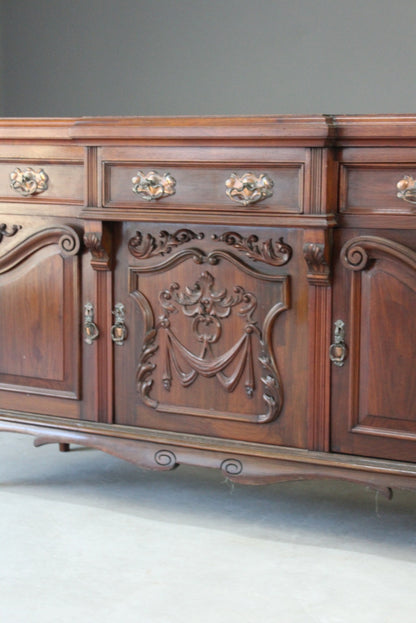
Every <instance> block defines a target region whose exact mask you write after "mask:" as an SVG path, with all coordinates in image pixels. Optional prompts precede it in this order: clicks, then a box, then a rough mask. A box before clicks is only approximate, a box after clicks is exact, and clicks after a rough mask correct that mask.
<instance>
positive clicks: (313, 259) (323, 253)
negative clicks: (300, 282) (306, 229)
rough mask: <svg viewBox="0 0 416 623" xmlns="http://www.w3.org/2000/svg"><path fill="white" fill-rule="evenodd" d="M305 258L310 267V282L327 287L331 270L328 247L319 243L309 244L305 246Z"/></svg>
mask: <svg viewBox="0 0 416 623" xmlns="http://www.w3.org/2000/svg"><path fill="white" fill-rule="evenodd" d="M303 256H304V258H305V261H306V264H307V266H308V280H309V281H310V282H311V283H314V284H315V285H321V284H323V285H327V284H328V282H329V278H330V274H331V270H330V266H329V261H328V257H327V247H326V245H325V244H323V243H318V242H307V243H305V244H304V246H303Z"/></svg>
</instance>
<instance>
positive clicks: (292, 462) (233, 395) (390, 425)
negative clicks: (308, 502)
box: [0, 115, 416, 497]
mask: <svg viewBox="0 0 416 623" xmlns="http://www.w3.org/2000/svg"><path fill="white" fill-rule="evenodd" d="M415 128H416V117H413V116H408V115H398V116H393V115H390V116H360V117H358V116H357V117H351V116H331V115H325V116H323V115H315V116H309V117H294V116H291V117H289V116H288V117H285V116H275V117H272V116H267V117H258V118H256V117H249V118H246V117H235V118H222V117H212V118H186V117H185V118H91V119H88V118H85V119H38V120H35V119H27V120H26V119H4V120H2V121H1V122H0V137H1V141H2V142H1V145H0V212H1V215H0V292H1V297H0V318H1V322H0V339H1V344H2V350H1V353H0V430H4V431H15V432H19V433H27V434H30V435H33V436H34V437H35V445H37V446H39V445H42V444H44V443H57V444H59V448H60V450H61V451H63V452H66V451H68V450H69V449H70V444H80V445H84V446H88V447H92V448H96V449H99V450H102V451H104V452H108V453H110V454H113V455H114V456H117V457H120V458H123V459H125V460H127V461H131V462H132V463H134V464H136V465H138V466H141V467H145V468H148V469H157V470H169V469H173V468H175V467H177V466H178V465H180V464H189V465H200V466H206V467H212V468H217V469H220V470H222V472H223V473H224V475H225V476H226V477H227V478H229V479H231V480H233V481H236V482H242V483H248V484H254V483H269V482H277V481H281V480H299V479H311V478H318V479H319V478H323V479H326V478H337V479H340V480H348V481H351V482H355V483H360V484H365V485H367V486H370V487H373V488H375V489H377V490H379V491H381V492H382V493H383V494H384V495H386V496H387V497H390V496H391V489H392V488H394V487H398V488H404V489H409V490H415V491H416V407H415V405H416V378H415V376H416V372H415V368H414V365H413V364H414V351H415V343H416V329H415V323H414V320H413V315H414V313H413V312H414V309H415V308H416V235H415V230H416V224H415V223H416V221H415V220H414V219H415V212H416V183H415V182H414V180H415V179H416V155H415V154H416V150H415V147H416V129H415ZM414 201H415V202H414Z"/></svg>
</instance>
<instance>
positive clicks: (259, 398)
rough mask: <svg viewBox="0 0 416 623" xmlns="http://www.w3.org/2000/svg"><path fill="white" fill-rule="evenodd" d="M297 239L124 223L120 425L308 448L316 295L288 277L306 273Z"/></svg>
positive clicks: (277, 233) (274, 233) (118, 294)
mask: <svg viewBox="0 0 416 623" xmlns="http://www.w3.org/2000/svg"><path fill="white" fill-rule="evenodd" d="M300 238H301V235H300V234H299V233H298V232H297V231H295V230H288V229H279V230H274V229H270V228H257V229H256V228H254V229H253V228H243V227H242V228H237V229H235V230H231V229H228V228H227V227H224V226H206V225H204V226H201V225H180V226H175V225H174V224H173V225H172V224H157V226H156V225H154V224H153V225H150V224H141V223H124V224H123V225H120V230H119V235H118V242H117V258H118V260H117V267H116V274H115V304H116V305H115V313H116V319H115V324H114V327H113V339H114V340H115V347H114V351H115V393H116V413H115V420H116V423H118V424H123V425H130V426H143V427H148V428H156V429H164V430H175V431H178V432H189V433H195V434H204V435H217V436H221V437H231V438H233V439H245V440H253V441H260V442H267V443H278V444H287V445H294V446H300V447H302V446H305V445H306V443H307V422H306V419H305V418H306V415H305V414H306V384H307V371H306V369H305V368H306V356H305V353H306V347H305V344H306V342H307V336H306V333H305V332H306V330H307V329H306V324H307V323H306V322H305V318H306V308H307V301H306V297H305V294H304V285H303V288H302V287H301V286H300V285H299V283H297V282H294V280H293V278H291V275H295V274H296V275H299V271H300V273H301V274H302V271H304V270H305V269H304V266H303V261H302V258H301V254H300V253H298V249H299V248H301V240H300ZM296 281H301V280H298V279H297V280H296ZM117 336H119V338H120V339H118V338H117Z"/></svg>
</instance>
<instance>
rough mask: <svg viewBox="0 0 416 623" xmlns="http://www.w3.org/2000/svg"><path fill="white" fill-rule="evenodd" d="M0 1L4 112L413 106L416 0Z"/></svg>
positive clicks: (333, 109) (58, 113)
mask: <svg viewBox="0 0 416 623" xmlns="http://www.w3.org/2000/svg"><path fill="white" fill-rule="evenodd" d="M3 5H4V7H3V8H4V15H3V23H2V27H3V45H4V51H5V62H4V63H3V67H2V69H3V72H2V73H3V84H4V87H5V91H6V96H5V100H4V110H3V113H4V114H6V115H7V116H65V115H108V114H117V115H126V114H129V115H137V114H138V115H151V114H154V115H159V114H164V115H166V114H210V113H212V114H233V113H234V114H245V113H312V112H335V113H343V112H347V113H355V112H361V113H365V112H411V111H414V110H415V102H416V80H415V79H414V68H413V65H414V59H415V51H416V36H415V29H416V2H415V0H395V2H393V0H366V1H365V0H325V1H324V0H148V1H146V0H83V1H80V0H71V1H68V0H36V1H34V0H3ZM0 69H1V68H0Z"/></svg>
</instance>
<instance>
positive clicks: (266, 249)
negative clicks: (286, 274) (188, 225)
mask: <svg viewBox="0 0 416 623" xmlns="http://www.w3.org/2000/svg"><path fill="white" fill-rule="evenodd" d="M212 239H213V240H218V242H225V244H227V245H229V246H231V247H234V249H237V250H238V251H240V252H241V253H245V255H247V257H249V258H250V259H252V260H254V261H255V262H264V263H265V264H270V265H271V266H284V265H285V264H287V263H288V261H289V260H290V258H291V257H292V247H290V246H289V245H288V244H286V243H285V242H283V238H279V239H278V240H274V241H273V240H272V239H271V238H269V239H268V240H262V241H260V240H259V238H258V236H256V235H255V234H250V235H249V236H246V237H245V236H242V235H241V234H239V233H238V232H235V231H227V232H225V233H224V234H221V236H217V235H215V234H214V235H213V236H212Z"/></svg>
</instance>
